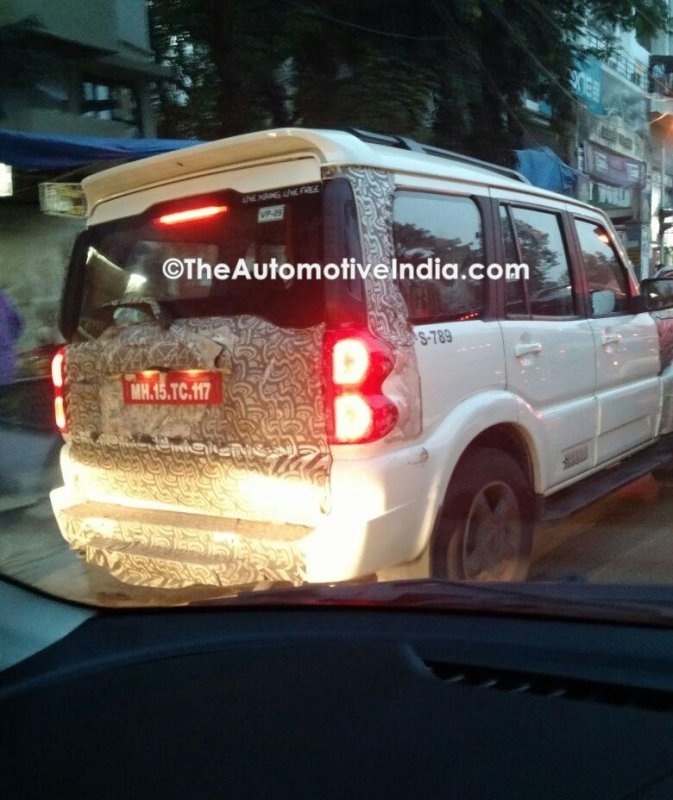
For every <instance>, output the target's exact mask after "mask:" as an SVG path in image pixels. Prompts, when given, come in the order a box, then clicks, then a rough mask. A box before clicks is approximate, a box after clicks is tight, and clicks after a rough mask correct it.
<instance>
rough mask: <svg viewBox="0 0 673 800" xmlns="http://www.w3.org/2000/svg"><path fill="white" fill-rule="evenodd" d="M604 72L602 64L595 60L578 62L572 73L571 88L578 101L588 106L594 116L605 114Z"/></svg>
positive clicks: (590, 58)
mask: <svg viewBox="0 0 673 800" xmlns="http://www.w3.org/2000/svg"><path fill="white" fill-rule="evenodd" d="M601 76H602V70H601V65H600V62H599V61H598V60H597V59H595V58H593V57H589V58H585V59H584V60H583V61H576V62H575V66H574V67H573V68H572V70H571V71H570V88H571V89H572V92H573V94H574V95H575V97H577V99H578V100H581V101H582V102H583V103H585V104H586V106H587V108H588V109H589V111H591V113H592V114H599V115H602V114H604V113H605V110H604V108H603V97H602V77H601Z"/></svg>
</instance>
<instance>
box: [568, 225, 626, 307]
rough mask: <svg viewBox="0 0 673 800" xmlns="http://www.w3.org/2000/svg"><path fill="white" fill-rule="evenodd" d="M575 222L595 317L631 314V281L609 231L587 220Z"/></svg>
mask: <svg viewBox="0 0 673 800" xmlns="http://www.w3.org/2000/svg"><path fill="white" fill-rule="evenodd" d="M575 225H576V227H577V236H578V238H579V242H580V250H581V251H582V258H583V260H584V270H585V272H586V276H587V283H588V284H589V296H590V298H591V316H592V317H602V316H605V315H606V314H626V313H628V311H629V307H630V300H629V281H628V277H627V275H626V271H625V270H624V268H623V266H622V265H621V264H620V262H619V258H618V257H617V253H616V252H615V249H614V247H613V245H612V243H611V241H610V236H609V234H608V232H607V231H606V229H605V228H604V227H603V226H602V225H597V224H596V223H595V222H588V221H587V220H583V219H576V220H575Z"/></svg>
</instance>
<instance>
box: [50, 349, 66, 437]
mask: <svg viewBox="0 0 673 800" xmlns="http://www.w3.org/2000/svg"><path fill="white" fill-rule="evenodd" d="M51 382H52V384H53V386H54V418H55V420H56V426H57V427H58V429H59V430H60V431H61V433H67V432H68V431H67V427H68V426H67V423H66V416H65V399H64V397H63V388H64V386H65V347H62V348H61V349H60V350H58V351H57V353H56V355H55V356H54V358H53V359H52V361H51Z"/></svg>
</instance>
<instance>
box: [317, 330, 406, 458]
mask: <svg viewBox="0 0 673 800" xmlns="http://www.w3.org/2000/svg"><path fill="white" fill-rule="evenodd" d="M324 365H325V366H324V369H325V387H326V392H325V394H326V411H327V429H328V437H329V440H330V442H332V443H333V444H363V443H365V442H373V441H375V440H377V439H382V438H383V437H384V436H386V435H387V434H388V433H390V431H391V430H392V429H393V428H394V427H395V424H396V423H397V416H398V411H397V406H396V405H395V404H394V403H393V402H392V400H390V398H388V397H386V396H385V394H384V393H383V383H384V381H385V379H386V378H387V377H388V375H390V373H391V372H392V369H393V356H392V353H391V351H390V348H389V347H388V345H386V344H385V343H384V342H382V341H381V340H380V339H376V338H375V337H373V336H372V335H371V334H369V333H367V332H363V331H357V332H353V331H328V332H327V333H326V334H325V344H324Z"/></svg>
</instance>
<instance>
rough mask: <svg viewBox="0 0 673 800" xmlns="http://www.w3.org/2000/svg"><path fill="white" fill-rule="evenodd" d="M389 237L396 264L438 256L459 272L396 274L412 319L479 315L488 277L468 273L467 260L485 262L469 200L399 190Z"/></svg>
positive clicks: (478, 219) (479, 228) (476, 211)
mask: <svg viewBox="0 0 673 800" xmlns="http://www.w3.org/2000/svg"><path fill="white" fill-rule="evenodd" d="M394 238H395V256H396V258H397V261H398V264H402V263H408V264H414V265H420V264H421V263H424V262H427V261H428V259H435V258H438V259H439V262H440V264H456V265H457V268H456V269H457V271H458V274H459V276H460V277H458V278H455V279H454V278H448V279H440V280H426V279H423V278H419V277H417V278H407V277H404V278H401V279H400V281H399V286H400V290H401V292H402V294H403V296H404V298H405V300H406V302H407V308H408V309H409V316H410V318H411V320H412V321H413V322H417V323H419V322H429V321H431V320H460V319H476V318H479V317H481V316H482V314H483V313H484V310H485V307H486V284H487V281H486V280H477V279H476V278H473V277H471V276H470V275H469V273H468V270H469V268H470V266H471V265H472V264H474V263H483V261H484V256H483V237H482V224H481V216H480V214H479V209H478V208H477V205H476V203H475V202H474V201H473V200H471V199H470V198H468V197H451V196H444V195H428V194H417V193H412V192H408V193H400V194H398V195H397V197H396V199H395V208H394ZM463 276H464V277H463Z"/></svg>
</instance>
